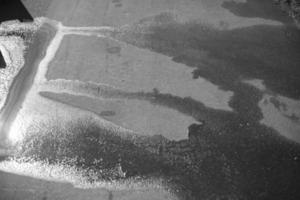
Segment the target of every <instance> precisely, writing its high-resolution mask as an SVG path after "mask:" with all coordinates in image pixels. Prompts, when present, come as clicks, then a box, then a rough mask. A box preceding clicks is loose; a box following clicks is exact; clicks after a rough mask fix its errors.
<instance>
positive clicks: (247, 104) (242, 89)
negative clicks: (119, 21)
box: [120, 17, 300, 199]
mask: <svg viewBox="0 0 300 200" xmlns="http://www.w3.org/2000/svg"><path fill="white" fill-rule="evenodd" d="M158 18H159V17H153V18H152V19H145V20H141V23H140V24H138V26H137V27H138V28H137V27H135V26H133V27H132V29H131V30H127V32H125V33H124V34H123V35H121V36H120V39H122V40H124V41H126V42H128V43H131V44H133V45H136V46H138V47H141V48H147V49H150V50H152V51H155V52H158V53H161V54H164V55H167V56H171V57H172V58H173V60H174V61H175V62H179V63H183V64H185V65H187V66H190V67H192V68H194V69H195V70H194V72H193V73H192V74H191V76H192V77H193V78H195V79H197V78H198V77H204V78H206V79H207V80H209V81H211V82H212V83H214V84H216V85H218V86H219V87H220V88H222V89H224V90H230V91H233V92H234V96H233V97H232V99H231V100H230V106H231V107H232V108H233V109H234V112H227V111H220V110H215V109H211V108H207V107H205V106H204V105H203V104H202V103H201V102H198V101H195V100H193V99H191V98H181V97H177V96H174V95H172V94H162V93H160V92H157V91H153V92H151V93H145V92H140V93H135V94H127V95H125V96H124V97H126V98H137V99H144V100H148V101H150V102H151V103H153V104H159V105H161V106H165V107H169V108H172V109H176V110H178V111H179V112H182V113H184V114H186V115H190V116H193V117H194V118H195V119H197V120H198V121H199V122H204V126H197V127H198V129H197V127H194V128H193V129H192V131H191V132H190V133H189V136H190V137H189V141H190V142H192V143H193V144H194V145H195V146H193V145H192V144H191V143H188V142H187V141H179V142H176V145H178V149H176V148H175V149H176V150H174V149H172V150H170V149H169V151H170V152H172V151H173V150H174V151H178V152H181V153H182V152H184V151H185V150H184V149H189V148H190V149H193V150H191V152H189V153H186V154H184V153H182V155H185V156H187V157H189V156H192V155H193V153H192V152H193V151H195V149H197V148H200V149H201V148H204V147H207V146H208V149H210V150H211V149H213V150H212V152H214V156H215V158H211V157H209V158H207V159H204V160H205V161H204V163H203V162H200V161H199V160H198V163H201V164H200V166H201V167H199V166H198V165H196V164H195V163H197V162H192V163H194V164H192V166H188V167H191V168H188V167H187V166H186V165H183V166H181V167H182V169H189V170H186V171H188V172H186V173H188V174H191V175H190V176H189V175H186V176H184V177H181V180H180V181H183V180H184V181H183V182H184V186H185V187H186V188H190V189H191V190H192V191H193V192H192V193H193V195H192V196H194V197H195V198H198V199H200V198H203V194H204V193H205V194H218V195H221V194H222V193H223V192H224V191H226V192H224V193H225V194H228V193H229V194H232V192H233V191H234V192H233V193H234V194H235V195H236V196H234V197H233V199H284V198H287V199H297V198H296V197H298V196H299V195H300V194H299V192H298V189H297V185H298V181H299V180H300V176H299V175H298V174H297V173H296V171H297V168H298V167H299V166H300V163H299V162H295V160H294V158H295V157H297V156H298V155H299V154H300V149H299V148H300V147H299V144H296V143H293V142H291V141H288V140H287V139H285V138H284V137H282V136H280V134H279V133H278V132H276V131H275V130H273V129H272V128H267V127H266V126H264V125H262V124H261V123H260V120H261V119H262V113H261V110H260V108H259V107H258V103H259V101H260V100H261V99H262V95H263V94H262V92H261V91H259V90H258V89H257V88H255V87H253V86H250V85H247V84H245V83H243V82H242V80H245V79H262V80H264V83H265V84H266V87H267V88H270V89H271V90H272V91H274V92H275V93H279V94H281V95H284V96H288V97H291V98H296V99H297V98H300V90H299V85H300V79H299V78H298V77H300V70H299V67H298V66H300V54H299V53H300V51H299V50H300V46H299V45H300V36H299V34H298V33H299V32H298V30H296V29H293V28H291V27H285V26H281V27H280V26H253V27H247V28H240V29H235V30H225V31H224V30H223V31H220V30H215V29H213V28H212V27H209V26H207V25H203V24H198V23H195V22H190V23H185V24H179V23H174V21H172V20H170V21H168V20H167V21H165V22H164V23H159V22H157V21H156V20H155V19H158ZM151 20H152V21H151ZM149 21H150V23H149ZM149 24H150V26H149ZM140 30H142V33H141V32H140ZM291 35H292V37H290V36H291ZM203 51H205V52H207V54H208V57H205V58H203V54H201V53H200V52H203ZM190 52H193V53H190ZM197 52H199V53H197ZM174 143H175V142H174ZM195 143H196V144H195ZM203 143H204V144H203ZM179 144H180V145H182V146H180V145H179ZM174 145H175V144H174ZM176 145H175V146H176ZM185 145H186V146H187V147H186V146H185ZM206 145H207V146H206ZM203 146H204V147H203ZM179 149H181V150H179ZM208 149H206V151H208ZM201 150H202V151H201V152H202V153H203V152H206V151H203V149H201ZM208 152H210V151H208ZM199 154H200V155H201V153H199ZM189 158H191V157H189ZM189 161H190V160H189ZM225 163H226V164H225ZM280 163H283V165H284V166H281V165H280ZM185 164H186V163H185ZM195 165H196V166H195ZM196 169H197V170H196ZM193 170H194V171H193ZM202 173H204V174H205V175H203V174H202ZM203 176H205V178H204V177H203ZM187 177H189V178H190V180H189V181H186V179H187ZM202 178H203V179H202ZM195 179H197V180H195ZM199 179H202V180H206V181H205V184H208V185H210V184H211V185H210V186H214V187H215V188H219V190H218V191H217V189H212V190H206V189H207V188H210V189H211V188H213V187H210V186H207V187H204V188H202V184H203V182H201V181H199ZM207 180H213V181H207ZM178 184H180V183H178ZM195 185H197V186H198V188H197V189H199V190H198V191H199V192H196V188H195ZM203 191H204V192H203ZM220 191H222V192H220ZM250 191H251V192H250ZM218 195H217V196H218ZM239 195H241V196H239ZM212 196H213V195H212ZM212 196H210V198H212V199H217V197H212ZM221 196H222V195H221ZM218 197H220V196H218ZM204 199H205V198H204Z"/></svg>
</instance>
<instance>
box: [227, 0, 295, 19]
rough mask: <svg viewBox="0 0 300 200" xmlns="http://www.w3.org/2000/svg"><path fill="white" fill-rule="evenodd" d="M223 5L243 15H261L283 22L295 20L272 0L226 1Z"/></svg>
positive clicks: (261, 16) (238, 14)
mask: <svg viewBox="0 0 300 200" xmlns="http://www.w3.org/2000/svg"><path fill="white" fill-rule="evenodd" d="M222 7H223V8H226V9H228V10H229V11H230V12H232V13H233V14H235V15H237V16H241V17H259V18H264V19H270V20H276V21H280V22H283V23H292V22H293V21H292V19H291V18H289V17H288V15H287V14H286V13H284V12H283V11H282V10H281V9H280V6H278V5H276V3H275V1H272V0H247V2H246V3H241V2H236V1H225V2H224V3H223V4H222Z"/></svg>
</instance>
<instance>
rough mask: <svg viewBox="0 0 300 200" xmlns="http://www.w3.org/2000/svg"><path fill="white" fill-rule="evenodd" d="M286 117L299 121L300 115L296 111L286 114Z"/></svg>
mask: <svg viewBox="0 0 300 200" xmlns="http://www.w3.org/2000/svg"><path fill="white" fill-rule="evenodd" d="M284 116H285V117H286V118H288V119H289V120H291V121H293V122H296V123H297V122H299V120H300V117H298V116H297V115H296V114H295V113H293V114H291V115H284Z"/></svg>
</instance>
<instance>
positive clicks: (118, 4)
mask: <svg viewBox="0 0 300 200" xmlns="http://www.w3.org/2000/svg"><path fill="white" fill-rule="evenodd" d="M112 3H113V4H115V7H122V6H123V4H122V0H112Z"/></svg>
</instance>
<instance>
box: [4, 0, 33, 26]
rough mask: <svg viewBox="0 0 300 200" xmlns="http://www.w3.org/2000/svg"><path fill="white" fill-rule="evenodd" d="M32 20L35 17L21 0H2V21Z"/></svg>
mask: <svg viewBox="0 0 300 200" xmlns="http://www.w3.org/2000/svg"><path fill="white" fill-rule="evenodd" d="M16 19H17V20H20V21H32V20H33V18H32V16H31V15H30V13H29V12H28V11H27V9H26V8H25V6H24V5H23V3H22V2H21V1H20V0H0V22H3V21H8V20H16Z"/></svg>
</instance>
